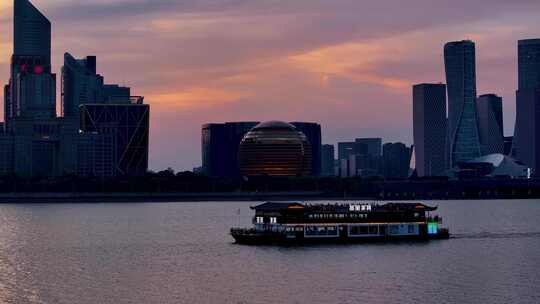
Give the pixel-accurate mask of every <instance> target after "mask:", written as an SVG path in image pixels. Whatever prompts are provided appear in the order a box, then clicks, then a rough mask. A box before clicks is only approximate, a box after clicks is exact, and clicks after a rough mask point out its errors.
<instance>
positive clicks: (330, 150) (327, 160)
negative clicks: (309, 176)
mask: <svg viewBox="0 0 540 304" xmlns="http://www.w3.org/2000/svg"><path fill="white" fill-rule="evenodd" d="M321 151H322V153H321V154H322V169H321V171H322V172H321V175H323V176H333V175H334V174H335V170H334V166H335V151H334V145H322V150H321Z"/></svg>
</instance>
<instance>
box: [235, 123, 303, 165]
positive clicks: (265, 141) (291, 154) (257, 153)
mask: <svg viewBox="0 0 540 304" xmlns="http://www.w3.org/2000/svg"><path fill="white" fill-rule="evenodd" d="M311 159H312V151H311V145H310V143H309V141H308V140H307V138H306V136H305V135H304V133H302V132H300V131H298V130H297V129H296V128H295V127H294V126H293V125H291V124H288V123H286V122H281V121H268V122H263V123H260V124H258V125H257V126H255V127H254V128H253V129H251V131H249V132H248V133H247V134H246V135H245V136H244V138H243V139H242V142H241V143H240V149H239V160H240V172H241V173H242V175H243V176H307V175H311V173H312V162H311Z"/></svg>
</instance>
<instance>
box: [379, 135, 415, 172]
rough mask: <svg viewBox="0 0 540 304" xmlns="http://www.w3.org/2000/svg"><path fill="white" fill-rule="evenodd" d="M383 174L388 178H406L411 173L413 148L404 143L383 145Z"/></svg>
mask: <svg viewBox="0 0 540 304" xmlns="http://www.w3.org/2000/svg"><path fill="white" fill-rule="evenodd" d="M382 158H383V163H382V168H383V170H382V171H383V176H384V177H385V178H388V179H404V178H407V177H408V175H409V164H410V163H411V148H409V147H407V146H406V145H405V144H403V143H386V144H384V145H383V156H382Z"/></svg>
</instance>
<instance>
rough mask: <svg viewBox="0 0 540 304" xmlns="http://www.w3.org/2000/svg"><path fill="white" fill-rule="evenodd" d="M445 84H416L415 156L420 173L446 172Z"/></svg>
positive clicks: (424, 174)
mask: <svg viewBox="0 0 540 304" xmlns="http://www.w3.org/2000/svg"><path fill="white" fill-rule="evenodd" d="M446 123H447V120H446V85H444V84H441V83H438V84H431V83H424V84H417V85H415V86H413V133H414V134H413V136H414V153H415V155H414V159H415V164H416V172H417V175H418V176H420V177H422V176H443V175H446V173H445V171H446V168H447V166H446V159H447V153H446V147H447V142H446V135H447V134H448V132H447V129H446Z"/></svg>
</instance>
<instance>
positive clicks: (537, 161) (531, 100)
mask: <svg viewBox="0 0 540 304" xmlns="http://www.w3.org/2000/svg"><path fill="white" fill-rule="evenodd" d="M518 72H519V75H518V78H519V88H518V90H517V93H516V127H515V130H514V132H515V133H514V144H513V150H514V151H513V155H515V157H516V158H517V159H518V160H520V161H522V162H523V163H525V164H526V165H527V166H529V167H531V168H532V171H533V175H536V176H538V175H539V172H540V39H527V40H520V41H519V42H518Z"/></svg>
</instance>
